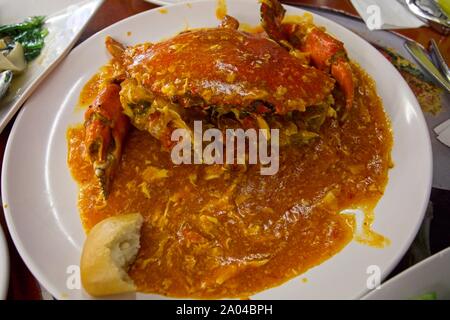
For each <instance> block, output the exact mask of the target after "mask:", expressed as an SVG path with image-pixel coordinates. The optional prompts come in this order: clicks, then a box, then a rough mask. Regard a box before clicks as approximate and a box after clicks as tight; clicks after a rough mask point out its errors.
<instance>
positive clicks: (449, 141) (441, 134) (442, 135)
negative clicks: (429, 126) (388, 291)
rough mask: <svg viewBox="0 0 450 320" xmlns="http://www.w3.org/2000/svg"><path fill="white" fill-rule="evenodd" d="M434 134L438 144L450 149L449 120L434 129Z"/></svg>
mask: <svg viewBox="0 0 450 320" xmlns="http://www.w3.org/2000/svg"><path fill="white" fill-rule="evenodd" d="M434 132H435V133H436V134H437V139H438V140H439V141H440V142H442V143H443V144H445V145H446V146H448V147H450V119H448V120H447V121H445V122H443V123H441V124H440V125H438V126H437V127H436V128H434Z"/></svg>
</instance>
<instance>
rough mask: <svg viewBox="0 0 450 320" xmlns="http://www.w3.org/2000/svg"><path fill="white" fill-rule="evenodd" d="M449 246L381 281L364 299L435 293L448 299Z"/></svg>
mask: <svg viewBox="0 0 450 320" xmlns="http://www.w3.org/2000/svg"><path fill="white" fill-rule="evenodd" d="M449 272H450V248H447V249H445V250H443V251H441V252H439V253H436V254H435V255H433V256H431V257H429V258H427V259H426V260H424V261H421V262H420V263H418V264H416V265H415V266H413V267H411V268H409V269H408V270H406V271H403V272H402V273H400V274H399V275H397V276H395V277H394V278H392V279H390V280H389V281H387V282H386V283H383V285H381V287H380V288H379V289H378V290H374V291H372V292H370V293H369V294H368V295H366V296H365V297H364V298H363V299H365V300H409V299H415V298H418V297H420V296H422V295H424V294H430V293H436V296H437V299H438V300H450V277H449Z"/></svg>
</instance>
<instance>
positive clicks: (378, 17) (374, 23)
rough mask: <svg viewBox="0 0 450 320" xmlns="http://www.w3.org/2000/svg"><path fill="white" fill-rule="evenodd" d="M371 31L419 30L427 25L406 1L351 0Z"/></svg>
mask: <svg viewBox="0 0 450 320" xmlns="http://www.w3.org/2000/svg"><path fill="white" fill-rule="evenodd" d="M351 2H352V4H353V6H354V7H355V9H356V11H358V13H359V15H360V16H361V18H363V19H364V22H365V23H366V25H367V27H368V28H369V30H380V29H408V28H418V27H421V26H425V25H426V24H425V23H424V22H423V21H422V20H420V19H419V18H417V17H416V16H415V15H414V14H413V13H412V12H411V11H409V9H408V7H407V6H406V2H405V0H351Z"/></svg>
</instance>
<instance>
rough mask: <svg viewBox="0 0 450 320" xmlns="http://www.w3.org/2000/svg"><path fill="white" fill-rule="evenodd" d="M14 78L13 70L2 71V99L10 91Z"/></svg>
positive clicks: (0, 79)
mask: <svg viewBox="0 0 450 320" xmlns="http://www.w3.org/2000/svg"><path fill="white" fill-rule="evenodd" d="M12 78H13V73H12V71H11V70H6V71H3V72H1V73H0V99H1V98H3V96H4V95H5V94H6V92H7V91H8V88H9V85H10V84H11V80H12Z"/></svg>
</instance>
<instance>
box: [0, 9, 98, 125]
mask: <svg viewBox="0 0 450 320" xmlns="http://www.w3.org/2000/svg"><path fill="white" fill-rule="evenodd" d="M102 2H103V1H102V0H83V1H77V0H64V1H48V0H46V1H39V3H38V2H33V3H30V2H29V1H3V0H2V1H0V23H1V24H11V23H18V22H21V21H23V20H25V19H26V18H28V17H31V16H45V17H46V20H45V24H44V28H45V29H46V30H47V31H48V35H47V36H46V37H45V39H44V41H45V44H44V48H43V51H42V52H41V54H40V56H39V57H38V58H36V59H35V60H33V61H31V62H30V63H29V65H28V67H27V69H26V70H25V71H24V72H23V73H22V74H20V76H17V77H14V78H16V79H13V82H12V83H11V85H10V86H9V90H8V93H7V94H6V95H5V96H4V97H2V99H1V100H0V131H2V130H3V129H4V128H5V126H6V125H7V124H8V122H9V121H10V120H11V118H12V117H13V116H14V115H15V114H16V112H17V111H18V110H19V109H20V107H21V106H22V104H23V103H24V102H25V100H26V99H27V98H28V97H29V96H30V95H31V93H32V92H33V90H34V89H36V88H37V86H38V85H39V83H40V82H41V81H42V80H43V79H44V78H45V77H46V76H47V75H48V74H49V73H50V72H51V71H52V69H53V68H54V67H55V66H56V65H57V64H58V62H60V61H61V60H62V58H63V57H64V56H65V54H67V53H68V52H69V50H70V49H71V48H72V46H73V45H74V44H75V42H76V40H77V39H78V37H79V36H80V35H81V32H82V31H83V29H84V27H85V26H86V24H87V23H88V22H89V20H90V18H91V17H92V16H93V15H94V13H95V12H96V10H97V9H98V8H99V7H100V5H101V3H102Z"/></svg>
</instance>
